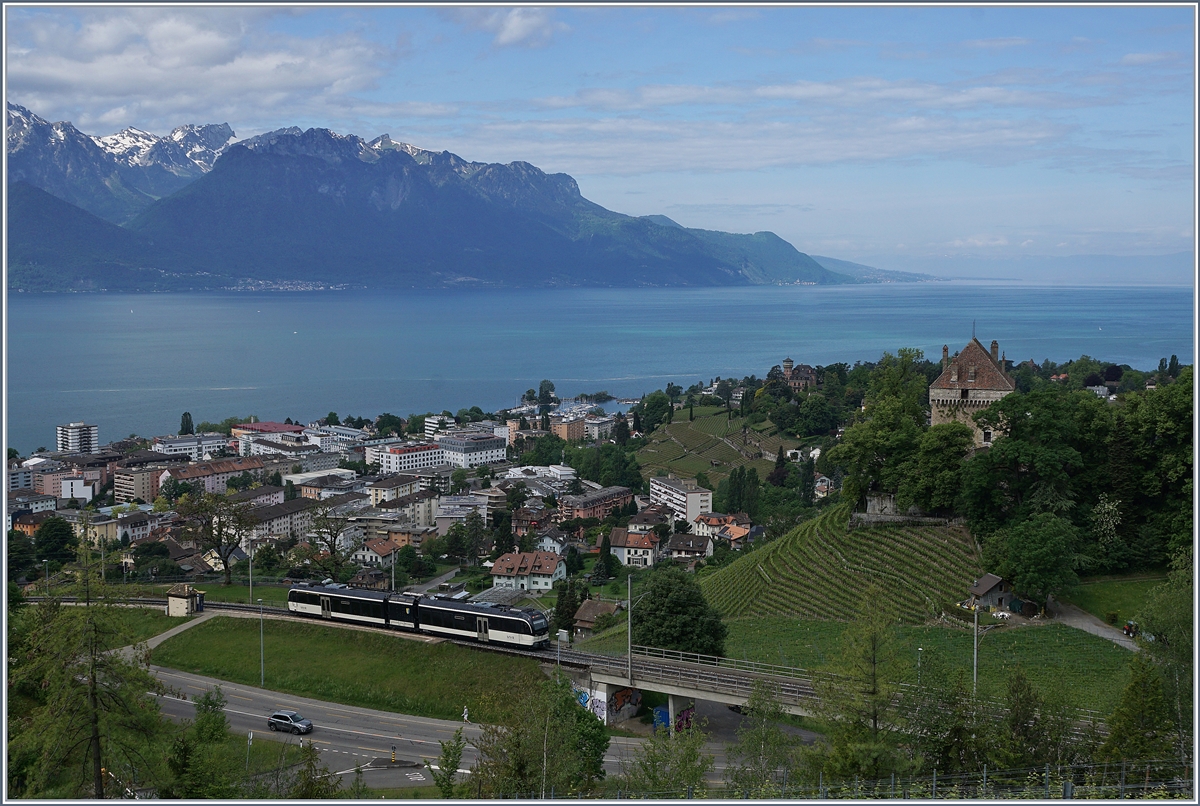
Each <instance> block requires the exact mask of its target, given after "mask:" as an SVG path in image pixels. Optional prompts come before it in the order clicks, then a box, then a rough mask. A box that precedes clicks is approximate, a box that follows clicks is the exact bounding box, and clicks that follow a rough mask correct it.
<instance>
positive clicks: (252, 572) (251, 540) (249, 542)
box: [247, 538, 254, 604]
mask: <svg viewBox="0 0 1200 806" xmlns="http://www.w3.org/2000/svg"><path fill="white" fill-rule="evenodd" d="M247 545H249V546H250V603H251V604H254V538H250V539H249V540H248V541H247Z"/></svg>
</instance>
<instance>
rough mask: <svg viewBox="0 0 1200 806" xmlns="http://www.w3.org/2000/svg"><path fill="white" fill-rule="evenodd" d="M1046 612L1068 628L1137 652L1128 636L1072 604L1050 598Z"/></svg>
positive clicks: (1134, 643) (1136, 646)
mask: <svg viewBox="0 0 1200 806" xmlns="http://www.w3.org/2000/svg"><path fill="white" fill-rule="evenodd" d="M1046 610H1047V611H1048V612H1049V613H1050V614H1051V615H1053V616H1054V618H1055V620H1057V621H1059V622H1061V623H1063V624H1065V625H1067V626H1068V627H1074V628H1075V629H1077V630H1083V631H1084V632H1090V633H1091V634H1092V635H1098V636H1100V637H1101V638H1107V639H1108V640H1110V641H1112V642H1113V643H1114V644H1116V645H1117V646H1119V647H1124V648H1125V649H1128V650H1129V651H1131V652H1137V651H1138V645H1137V642H1135V641H1134V640H1133V639H1132V638H1130V637H1129V636H1128V635H1126V634H1125V633H1123V632H1121V631H1120V630H1118V629H1117V628H1116V627H1114V626H1112V625H1111V624H1105V623H1104V622H1103V621H1101V620H1100V619H1098V618H1096V617H1095V616H1093V615H1092V614H1091V613H1088V612H1087V611H1085V610H1081V609H1079V608H1078V607H1076V606H1075V605H1073V604H1068V603H1067V602H1060V601H1058V600H1057V599H1055V598H1054V597H1053V596H1051V597H1049V599H1048V600H1047V602H1046Z"/></svg>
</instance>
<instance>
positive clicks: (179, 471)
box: [158, 456, 263, 495]
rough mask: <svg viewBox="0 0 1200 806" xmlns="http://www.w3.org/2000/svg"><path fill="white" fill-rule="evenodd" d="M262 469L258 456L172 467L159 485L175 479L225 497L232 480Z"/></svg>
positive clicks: (165, 471) (164, 474)
mask: <svg viewBox="0 0 1200 806" xmlns="http://www.w3.org/2000/svg"><path fill="white" fill-rule="evenodd" d="M262 469H263V461H262V459H259V458H258V457H257V456H250V457H237V458H233V459H222V460H219V461H215V462H200V463H199V464H194V465H188V466H187V467H172V468H168V469H166V470H164V471H163V472H162V475H161V476H159V479H158V484H159V487H161V486H162V485H164V484H166V483H167V480H168V479H175V480H176V481H180V482H186V483H188V484H202V485H204V491H205V492H209V493H221V494H222V495H223V494H224V493H225V488H226V487H227V486H228V484H227V483H228V481H229V480H230V479H231V478H233V477H234V476H240V475H241V474H242V473H258V472H260V471H262Z"/></svg>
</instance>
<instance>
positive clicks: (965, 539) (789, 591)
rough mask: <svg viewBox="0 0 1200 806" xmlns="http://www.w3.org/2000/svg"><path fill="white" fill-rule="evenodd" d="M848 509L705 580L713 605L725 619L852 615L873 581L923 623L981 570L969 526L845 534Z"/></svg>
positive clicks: (837, 510) (833, 512)
mask: <svg viewBox="0 0 1200 806" xmlns="http://www.w3.org/2000/svg"><path fill="white" fill-rule="evenodd" d="M847 518H848V513H847V510H846V508H845V507H836V508H834V509H832V510H830V511H829V512H828V513H826V514H825V515H822V516H821V517H820V518H817V519H816V520H812V521H808V522H806V523H803V524H801V525H800V526H798V527H796V528H795V529H794V530H792V531H791V532H789V533H788V534H787V535H785V536H784V537H781V538H780V539H778V540H776V541H774V542H772V543H769V544H768V545H766V546H765V547H763V548H761V549H759V550H757V551H754V552H752V553H750V554H748V555H746V556H744V557H740V558H738V559H737V560H736V561H735V562H734V563H733V564H732V565H730V566H728V567H726V568H722V569H721V570H719V571H717V572H716V573H714V574H712V575H710V576H707V577H705V578H703V579H702V580H701V581H700V586H701V588H703V590H704V594H705V596H706V597H708V601H709V602H710V603H711V604H712V605H713V606H714V607H716V608H717V609H718V610H719V611H721V613H722V614H723V615H724V616H725V617H727V618H736V617H745V616H770V615H778V616H799V617H803V618H813V619H835V620H844V619H850V618H853V615H854V613H855V612H857V610H858V602H859V600H860V598H861V596H862V594H863V593H864V592H865V591H866V590H867V588H868V587H869V586H870V585H871V583H872V582H875V581H878V582H879V583H881V584H883V586H884V587H885V589H886V590H887V592H888V595H889V596H890V597H891V598H892V601H893V602H894V603H895V605H896V607H897V609H898V610H899V612H900V616H901V618H902V619H903V620H904V621H907V622H920V621H924V620H925V619H926V618H928V617H929V616H931V615H936V614H937V613H939V612H941V610H942V608H943V605H944V604H946V603H947V602H951V601H956V600H958V599H961V598H963V597H964V596H965V595H966V591H967V588H968V587H969V586H970V585H971V583H972V582H973V581H974V580H975V579H976V578H977V577H979V576H980V574H981V573H982V568H981V566H980V559H979V556H978V552H977V549H976V546H975V542H974V541H973V540H972V539H971V537H970V535H968V534H967V532H966V530H965V529H961V528H952V527H927V526H919V527H918V526H886V527H876V528H871V529H863V528H859V529H847V528H846V521H847Z"/></svg>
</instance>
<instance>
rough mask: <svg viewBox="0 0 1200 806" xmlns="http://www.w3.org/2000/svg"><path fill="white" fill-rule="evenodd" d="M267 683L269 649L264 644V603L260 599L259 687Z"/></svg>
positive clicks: (264, 686) (263, 686)
mask: <svg viewBox="0 0 1200 806" xmlns="http://www.w3.org/2000/svg"><path fill="white" fill-rule="evenodd" d="M266 685H267V650H266V646H265V645H264V644H263V603H262V599H259V600H258V687H259V688H266Z"/></svg>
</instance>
